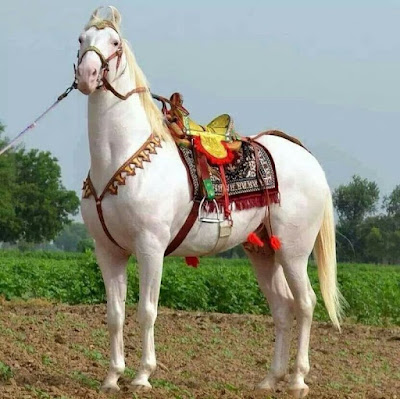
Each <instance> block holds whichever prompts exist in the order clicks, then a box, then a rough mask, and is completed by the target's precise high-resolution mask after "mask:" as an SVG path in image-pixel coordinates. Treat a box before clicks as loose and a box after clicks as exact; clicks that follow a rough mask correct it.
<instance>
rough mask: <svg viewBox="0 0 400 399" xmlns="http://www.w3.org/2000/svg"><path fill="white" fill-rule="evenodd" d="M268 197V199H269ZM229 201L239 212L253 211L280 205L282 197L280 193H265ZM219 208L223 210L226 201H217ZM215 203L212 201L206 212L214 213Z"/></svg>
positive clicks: (221, 199) (233, 198)
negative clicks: (272, 204)
mask: <svg viewBox="0 0 400 399" xmlns="http://www.w3.org/2000/svg"><path fill="white" fill-rule="evenodd" d="M267 196H268V198H267ZM229 201H230V203H231V204H234V209H235V210H237V211H243V210H245V209H252V208H262V207H264V206H268V205H269V204H271V203H274V204H279V203H280V197H279V193H277V192H269V190H268V192H264V193H256V194H251V195H240V196H238V197H230V198H229ZM217 203H218V206H220V207H221V208H223V207H224V199H223V198H218V199H217ZM215 210H216V209H215V203H214V202H212V201H210V202H209V203H208V204H207V205H206V211H208V212H214V211H215Z"/></svg>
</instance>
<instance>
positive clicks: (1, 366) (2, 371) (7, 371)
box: [0, 361, 14, 382]
mask: <svg viewBox="0 0 400 399" xmlns="http://www.w3.org/2000/svg"><path fill="white" fill-rule="evenodd" d="M13 377H14V373H13V371H12V370H11V367H10V366H9V365H7V364H5V363H3V362H2V361H0V381H3V382H6V381H8V380H10V379H11V378H13Z"/></svg>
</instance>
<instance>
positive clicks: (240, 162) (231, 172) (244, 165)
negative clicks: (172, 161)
mask: <svg viewBox="0 0 400 399" xmlns="http://www.w3.org/2000/svg"><path fill="white" fill-rule="evenodd" d="M178 148H179V151H180V154H181V158H182V160H183V161H184V164H185V166H186V169H187V172H188V175H189V177H190V181H191V183H192V188H193V198H194V199H195V200H201V199H202V198H203V197H204V196H205V193H204V189H203V186H202V184H201V181H200V178H199V173H198V167H197V164H196V155H195V149H194V148H193V147H184V146H178ZM221 167H223V168H224V172H225V173H224V174H225V179H226V181H225V182H224V181H223V178H222V177H221V173H220V168H221ZM208 170H209V174H210V180H211V182H212V185H213V189H214V192H215V199H216V200H217V202H218V203H219V205H221V206H222V207H223V206H224V202H225V198H224V197H225V194H227V195H228V196H229V201H230V203H234V204H235V208H236V209H237V210H242V209H249V208H253V207H262V206H265V205H267V204H268V203H270V202H274V203H277V202H279V195H278V193H279V190H278V181H277V178H276V172H275V165H274V161H273V159H272V157H271V155H270V153H269V151H268V150H267V149H266V148H264V147H263V146H262V145H261V144H259V143H255V142H252V143H250V142H247V141H243V142H242V145H241V147H240V149H239V150H238V152H237V154H236V156H235V158H234V160H233V161H232V163H231V164H227V165H223V166H221V165H219V166H217V165H213V164H211V163H209V164H208ZM224 187H226V188H227V191H228V192H227V193H225V192H224V190H225V189H224ZM210 206H211V208H212V203H211V202H210ZM210 210H212V209H210Z"/></svg>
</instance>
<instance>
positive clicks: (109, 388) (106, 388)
mask: <svg viewBox="0 0 400 399" xmlns="http://www.w3.org/2000/svg"><path fill="white" fill-rule="evenodd" d="M101 391H102V392H104V393H116V392H119V391H120V387H119V386H118V385H117V384H103V385H102V387H101Z"/></svg>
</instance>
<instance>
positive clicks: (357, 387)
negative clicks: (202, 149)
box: [0, 300, 400, 399]
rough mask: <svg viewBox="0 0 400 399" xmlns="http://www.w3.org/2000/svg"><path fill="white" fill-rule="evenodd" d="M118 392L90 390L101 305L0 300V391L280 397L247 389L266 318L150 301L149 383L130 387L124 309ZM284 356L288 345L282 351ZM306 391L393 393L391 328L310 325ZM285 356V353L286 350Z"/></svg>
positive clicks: (399, 351) (256, 374)
mask: <svg viewBox="0 0 400 399" xmlns="http://www.w3.org/2000/svg"><path fill="white" fill-rule="evenodd" d="M124 335H125V348H126V363H127V370H126V373H125V375H124V376H123V377H122V378H121V380H120V387H121V392H119V393H118V394H115V395H111V396H107V395H105V394H103V393H101V392H100V391H99V387H100V384H101V381H102V379H103V378H104V376H105V375H106V371H107V365H108V356H109V354H108V332H107V326H106V323H105V305H98V306H66V305H60V304H50V303H47V302H43V301H37V300H36V301H30V302H19V301H18V302H14V301H13V302H5V301H1V302H0V361H1V363H0V398H13V399H15V398H18V399H19V398H21V399H22V398H24V399H25V398H42V399H47V398H59V399H68V398H86V399H92V398H96V399H98V398H99V399H101V398H107V397H109V398H110V397H111V398H121V399H126V398H249V399H250V398H268V397H270V398H288V397H289V396H288V394H287V393H286V392H285V391H286V384H285V383H281V384H280V385H279V387H278V390H277V392H276V393H274V394H273V395H268V394H266V393H259V392H254V391H253V387H254V385H255V384H256V383H257V382H259V381H260V380H261V379H262V378H264V377H265V375H266V373H267V368H268V365H269V364H270V361H271V357H272V349H273V344H274V335H273V322H272V319H271V318H270V317H267V316H252V315H225V314H211V313H195V312H180V311H179V312H178V311H171V310H168V309H160V311H159V317H158V320H157V324H156V348H157V356H158V362H159V367H158V369H157V371H156V372H155V374H154V376H153V378H152V384H153V387H154V388H153V390H152V391H151V392H145V393H140V394H135V393H133V392H132V390H131V388H130V381H131V380H132V378H133V376H134V370H135V369H137V367H138V364H139V358H140V340H139V336H140V334H139V327H138V325H137V322H136V320H135V308H133V307H130V308H128V309H127V317H126V325H125V333H124ZM292 354H293V351H292ZM310 359H311V371H310V374H309V376H308V378H307V380H306V382H307V383H308V385H309V387H310V395H309V397H310V398H376V399H378V398H391V399H396V398H399V399H400V328H399V327H387V328H383V327H369V326H362V325H355V324H344V326H343V331H342V333H338V332H336V331H335V330H334V329H333V328H332V327H331V326H330V325H329V324H325V323H314V325H313V330H312V339H311V350H310ZM292 360H293V356H292Z"/></svg>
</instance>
